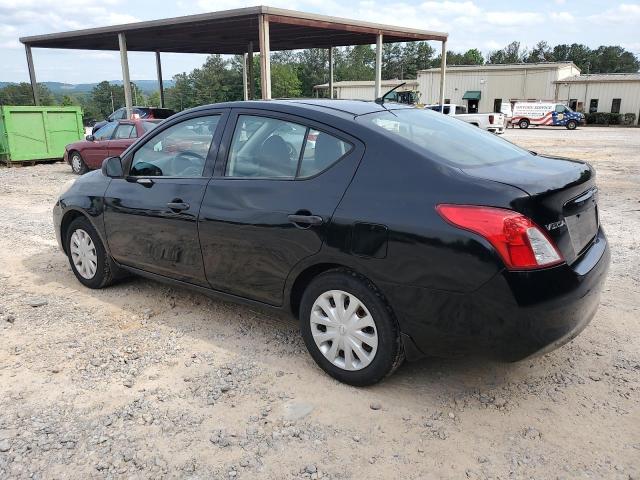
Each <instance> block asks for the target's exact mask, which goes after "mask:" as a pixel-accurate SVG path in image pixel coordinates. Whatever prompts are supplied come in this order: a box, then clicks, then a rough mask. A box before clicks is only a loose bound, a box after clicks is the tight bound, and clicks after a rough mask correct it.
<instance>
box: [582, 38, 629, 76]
mask: <svg viewBox="0 0 640 480" xmlns="http://www.w3.org/2000/svg"><path fill="white" fill-rule="evenodd" d="M591 62H592V63H591V65H590V67H591V69H590V71H591V73H625V72H637V71H638V70H640V61H638V58H637V57H636V56H635V55H634V54H633V53H631V52H629V51H627V50H625V49H624V48H622V47H619V46H617V45H616V46H608V47H607V46H601V47H598V48H597V50H594V51H593V52H592V55H591Z"/></svg>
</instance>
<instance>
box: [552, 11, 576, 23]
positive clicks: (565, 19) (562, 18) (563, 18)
mask: <svg viewBox="0 0 640 480" xmlns="http://www.w3.org/2000/svg"><path fill="white" fill-rule="evenodd" d="M549 18H551V20H553V21H554V22H561V23H573V22H575V20H576V19H575V17H574V16H573V15H571V14H570V13H569V12H551V13H550V14H549Z"/></svg>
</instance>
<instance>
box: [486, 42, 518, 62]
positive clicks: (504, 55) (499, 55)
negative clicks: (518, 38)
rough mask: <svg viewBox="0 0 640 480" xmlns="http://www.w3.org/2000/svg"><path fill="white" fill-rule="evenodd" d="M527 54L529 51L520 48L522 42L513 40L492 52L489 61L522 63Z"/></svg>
mask: <svg viewBox="0 0 640 480" xmlns="http://www.w3.org/2000/svg"><path fill="white" fill-rule="evenodd" d="M526 56H527V51H526V49H523V48H520V42H511V43H510V44H509V45H507V46H506V47H504V48H503V49H502V50H496V51H495V52H492V53H490V54H489V60H487V63H522V62H524V61H525V59H526Z"/></svg>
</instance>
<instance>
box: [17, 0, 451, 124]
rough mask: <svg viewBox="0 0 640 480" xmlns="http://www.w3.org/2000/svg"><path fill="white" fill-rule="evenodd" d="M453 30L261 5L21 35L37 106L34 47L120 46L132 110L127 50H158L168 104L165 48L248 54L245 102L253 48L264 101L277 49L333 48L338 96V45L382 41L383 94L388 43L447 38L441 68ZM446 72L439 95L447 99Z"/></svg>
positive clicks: (377, 88) (377, 66)
mask: <svg viewBox="0 0 640 480" xmlns="http://www.w3.org/2000/svg"><path fill="white" fill-rule="evenodd" d="M447 37H448V34H447V33H443V32H432V31H428V30H417V29H411V28H404V27H394V26H390V25H381V24H376V23H369V22H360V21H357V20H349V19H344V18H337V17H330V16H325V15H315V14H310V13H304V12H297V11H293V10H284V9H279V8H273V7H267V6H257V7H248V8H238V9H233V10H224V11H219V12H211V13H203V14H198V15H189V16H184V17H175V18H166V19H162V20H152V21H147V22H138V23H128V24H125V25H114V26H108V27H99V28H91V29H86V30H76V31H71V32H62V33H52V34H47V35H36V36H31V37H23V38H20V41H21V42H22V43H23V44H24V46H25V50H26V55H27V65H28V67H29V77H30V80H31V87H32V90H33V99H34V103H35V104H36V105H38V104H39V103H40V102H39V99H38V92H37V88H36V85H37V84H36V76H35V69H34V65H33V57H32V54H31V50H32V49H33V48H61V49H74V50H119V51H120V58H121V63H122V80H123V83H124V91H125V103H126V107H127V111H128V112H129V114H130V113H131V109H132V101H131V82H130V79H129V62H128V59H127V52H128V51H136V52H155V54H156V65H157V74H158V82H159V85H160V98H161V103H162V106H164V92H163V87H162V67H161V63H160V53H161V52H175V53H203V54H216V53H219V54H231V55H233V54H239V55H244V68H243V84H244V97H245V99H253V98H254V92H253V91H252V90H253V82H249V81H247V78H252V79H253V78H254V77H253V71H252V70H253V61H252V60H253V50H254V46H255V45H257V46H258V47H259V52H260V81H261V84H260V85H261V90H262V98H263V99H269V98H271V67H270V55H269V54H270V52H271V50H274V51H278V50H299V49H306V48H327V49H328V50H329V84H330V89H329V90H330V92H331V93H330V96H331V97H333V88H331V87H332V86H333V54H332V51H333V47H339V46H347V45H370V44H373V43H375V44H376V64H375V92H376V98H377V97H379V96H380V95H381V91H380V89H381V70H382V44H383V43H395V42H412V41H420V40H436V41H440V42H442V71H443V72H444V71H445V68H444V67H445V65H446V43H447ZM444 80H445V75H444V74H443V75H442V76H441V82H440V100H441V103H444Z"/></svg>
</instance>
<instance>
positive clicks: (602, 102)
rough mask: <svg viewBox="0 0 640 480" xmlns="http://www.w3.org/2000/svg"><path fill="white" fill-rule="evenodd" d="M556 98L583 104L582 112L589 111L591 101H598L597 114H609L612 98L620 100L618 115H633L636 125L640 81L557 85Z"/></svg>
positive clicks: (639, 98)
mask: <svg viewBox="0 0 640 480" xmlns="http://www.w3.org/2000/svg"><path fill="white" fill-rule="evenodd" d="M558 98H560V99H561V100H564V101H567V99H569V98H575V99H577V100H578V101H579V102H582V103H583V105H584V106H583V111H584V112H585V113H586V112H588V111H589V104H590V102H591V99H592V98H593V99H595V98H597V99H598V112H611V104H612V102H613V99H614V98H619V99H621V102H620V113H635V114H636V124H638V120H640V118H639V117H640V81H629V82H622V81H617V82H604V81H603V82H595V81H592V82H588V83H587V82H585V83H568V84H567V85H565V84H562V83H560V84H558Z"/></svg>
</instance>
